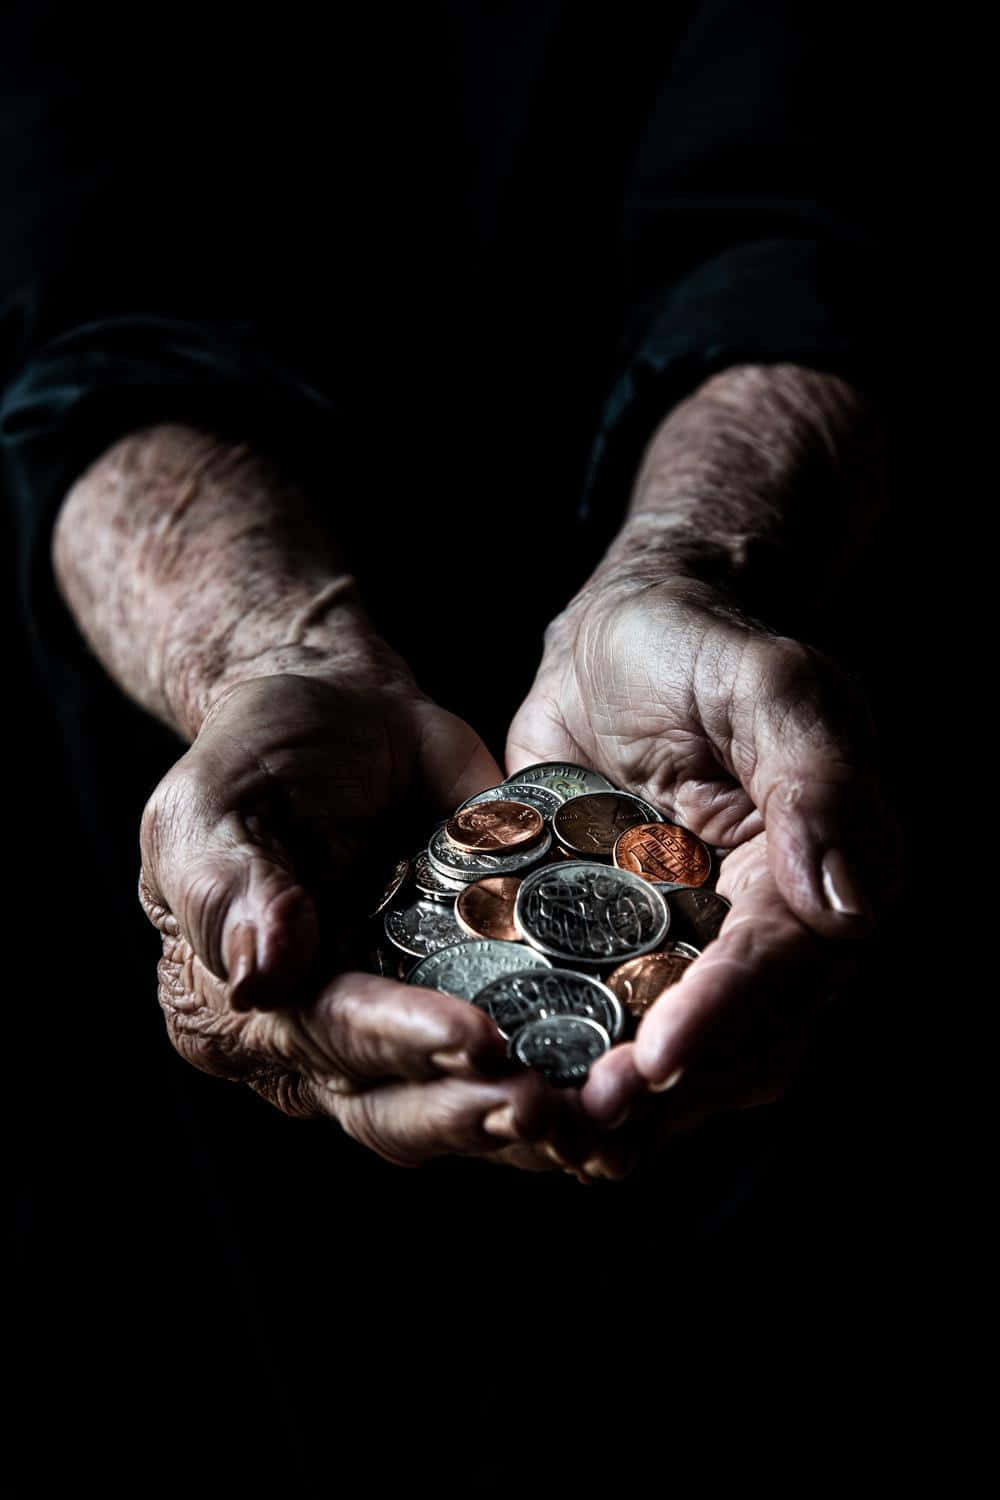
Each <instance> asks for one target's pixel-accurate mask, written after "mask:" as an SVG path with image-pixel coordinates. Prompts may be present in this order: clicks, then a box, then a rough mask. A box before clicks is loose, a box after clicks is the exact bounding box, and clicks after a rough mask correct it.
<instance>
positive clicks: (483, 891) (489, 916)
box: [455, 875, 521, 943]
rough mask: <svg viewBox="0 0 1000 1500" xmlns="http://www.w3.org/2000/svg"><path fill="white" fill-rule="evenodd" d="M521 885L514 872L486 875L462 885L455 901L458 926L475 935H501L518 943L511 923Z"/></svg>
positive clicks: (518, 936)
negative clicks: (515, 900)
mask: <svg viewBox="0 0 1000 1500" xmlns="http://www.w3.org/2000/svg"><path fill="white" fill-rule="evenodd" d="M520 884H521V881H520V877H519V876H517V875H490V876H488V877H487V879H486V880H474V881H473V882H472V884H471V885H467V886H464V887H463V889H462V894H461V895H460V896H459V898H458V900H457V901H456V902H455V918H456V920H457V922H458V925H459V927H461V928H463V929H464V931H466V932H468V933H469V934H470V935H471V936H472V937H476V938H501V939H503V941H504V942H508V943H519V942H520V941H521V934H520V933H519V932H518V930H517V928H516V927H515V926H514V898H515V897H516V895H517V890H518V886H519V885H520Z"/></svg>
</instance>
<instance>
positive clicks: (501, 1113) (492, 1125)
mask: <svg viewBox="0 0 1000 1500" xmlns="http://www.w3.org/2000/svg"><path fill="white" fill-rule="evenodd" d="M483 1129H484V1130H485V1131H486V1134H487V1135H498V1136H502V1138H503V1139H504V1140H506V1141H513V1140H516V1139H517V1123H516V1121H515V1119H514V1106H513V1104H501V1105H500V1107H499V1109H494V1110H491V1111H490V1113H489V1114H488V1115H486V1116H485V1117H484V1119H483Z"/></svg>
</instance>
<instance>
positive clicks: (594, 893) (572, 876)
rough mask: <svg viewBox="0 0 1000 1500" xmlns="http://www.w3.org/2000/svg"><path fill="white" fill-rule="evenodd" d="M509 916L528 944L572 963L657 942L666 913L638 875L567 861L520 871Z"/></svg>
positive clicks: (634, 951) (612, 957)
mask: <svg viewBox="0 0 1000 1500" xmlns="http://www.w3.org/2000/svg"><path fill="white" fill-rule="evenodd" d="M514 921H515V922H516V923H517V926H518V928H519V930H520V931H521V933H522V934H523V936H524V937H525V939H526V940H527V941H528V942H529V943H530V944H531V945H532V947H533V948H537V949H538V950H539V951H540V952H542V953H547V954H548V956H549V957H550V958H556V959H561V960H564V961H565V962H566V964H567V966H569V967H573V968H576V967H578V966H579V965H580V964H583V965H585V966H589V965H591V964H606V963H615V962H620V961H622V960H624V959H626V958H635V957H637V955H638V954H640V953H647V952H649V950H650V949H651V948H656V947H658V945H659V944H660V943H661V942H662V940H663V938H664V936H665V935H666V931H667V927H668V925H669V922H670V913H669V912H668V910H667V907H666V903H665V902H664V899H663V897H662V896H661V895H660V893H659V891H657V890H656V889H655V888H654V887H653V886H652V885H650V884H649V882H648V881H646V880H643V879H641V877H640V876H638V875H632V874H631V873H630V872H629V871H627V870H616V869H614V868H613V867H609V866H607V865H598V864H592V863H589V862H587V861H584V860H567V861H565V862H564V863H561V864H554V865H548V866H546V867H545V868H544V869H541V870H535V871H533V872H532V873H531V874H530V875H527V876H525V878H524V880H523V881H522V882H521V889H520V890H519V891H518V893H517V900H516V902H515V904H514Z"/></svg>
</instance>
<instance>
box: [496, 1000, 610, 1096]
mask: <svg viewBox="0 0 1000 1500" xmlns="http://www.w3.org/2000/svg"><path fill="white" fill-rule="evenodd" d="M610 1046H611V1038H610V1037H609V1036H608V1033H607V1032H606V1031H605V1030H604V1027H603V1026H600V1025H598V1023H597V1022H596V1021H589V1020H588V1019H587V1018H586V1016H545V1017H543V1018H542V1020H540V1021H529V1022H528V1024H527V1026H522V1027H521V1029H520V1031H518V1032H516V1033H515V1034H514V1036H513V1037H512V1038H511V1040H510V1042H509V1043H508V1044H507V1050H508V1052H509V1053H510V1055H511V1057H516V1058H517V1060H518V1062H522V1063H524V1064H525V1066H526V1067H529V1068H537V1069H538V1071H539V1072H540V1073H544V1074H545V1077H546V1078H547V1079H548V1081H549V1083H552V1084H555V1085H556V1087H557V1088H567V1087H572V1086H574V1085H580V1084H582V1083H585V1082H586V1079H587V1074H588V1073H589V1072H590V1066H591V1063H594V1062H596V1061H597V1059H598V1058H599V1057H601V1056H602V1055H603V1054H604V1053H605V1052H607V1051H608V1049H609V1047H610Z"/></svg>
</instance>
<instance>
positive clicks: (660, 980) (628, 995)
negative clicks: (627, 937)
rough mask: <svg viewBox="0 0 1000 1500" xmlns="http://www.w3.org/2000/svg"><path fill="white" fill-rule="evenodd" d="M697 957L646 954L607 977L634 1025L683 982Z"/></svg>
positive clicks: (623, 965) (675, 953) (680, 954)
mask: <svg viewBox="0 0 1000 1500" xmlns="http://www.w3.org/2000/svg"><path fill="white" fill-rule="evenodd" d="M696 957H697V954H694V955H689V954H685V953H678V952H676V951H674V952H672V953H644V954H643V955H642V957H641V958H630V959H629V960H628V962H627V963H624V964H620V965H619V967H618V968H617V969H616V970H615V971H614V973H613V974H609V975H608V989H609V990H611V991H612V993H613V994H615V995H617V996H618V999H619V1000H620V1001H621V1003H622V1005H623V1006H624V1007H625V1009H626V1010H627V1011H628V1013H629V1015H630V1016H631V1017H632V1019H633V1020H634V1021H638V1020H640V1019H641V1018H642V1016H644V1015H645V1014H646V1011H647V1010H648V1009H649V1007H650V1006H651V1005H652V1004H653V1002H654V1001H655V1000H658V999H659V997H660V996H661V995H662V994H663V991H664V990H668V989H669V988H670V986H671V985H672V984H676V983H677V981H678V980H679V979H683V977H684V975H685V974H686V973H687V971H688V969H689V968H690V966H691V964H692V963H693V962H694V959H695V958H696Z"/></svg>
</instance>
